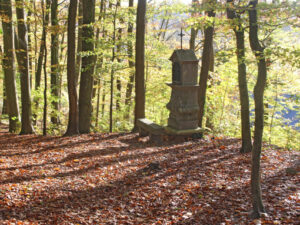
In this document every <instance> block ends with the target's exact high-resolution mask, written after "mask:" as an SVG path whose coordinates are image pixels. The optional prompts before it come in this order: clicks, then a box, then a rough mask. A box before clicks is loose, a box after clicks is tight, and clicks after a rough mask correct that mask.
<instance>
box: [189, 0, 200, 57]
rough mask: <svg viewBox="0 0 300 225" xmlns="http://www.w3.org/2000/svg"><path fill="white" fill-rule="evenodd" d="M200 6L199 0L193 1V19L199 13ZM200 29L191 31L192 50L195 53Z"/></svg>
mask: <svg viewBox="0 0 300 225" xmlns="http://www.w3.org/2000/svg"><path fill="white" fill-rule="evenodd" d="M198 5H199V1H198V0H193V1H192V10H193V12H192V17H194V16H195V15H196V12H197V6H198ZM197 33H198V29H195V28H192V29H191V38H190V49H191V50H193V51H195V43H196V37H197Z"/></svg>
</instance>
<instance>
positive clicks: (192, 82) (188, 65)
mask: <svg viewBox="0 0 300 225" xmlns="http://www.w3.org/2000/svg"><path fill="white" fill-rule="evenodd" d="M170 60H171V61H172V83H169V84H167V85H168V86H170V87H171V88H172V92H171V99H170V102H169V103H168V104H167V108H168V110H170V115H169V119H168V126H167V127H165V131H166V133H168V134H175V135H191V134H197V133H201V131H202V129H200V128H199V127H198V112H199V105H198V89H199V85H198V82H197V78H198V62H199V60H198V59H197V57H196V55H195V53H194V51H192V50H185V49H178V50H175V51H174V53H173V54H172V56H171V58H170Z"/></svg>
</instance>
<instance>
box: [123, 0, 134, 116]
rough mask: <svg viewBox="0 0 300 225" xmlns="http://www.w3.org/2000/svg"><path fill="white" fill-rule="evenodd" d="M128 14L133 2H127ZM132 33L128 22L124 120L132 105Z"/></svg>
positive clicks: (131, 27)
mask: <svg viewBox="0 0 300 225" xmlns="http://www.w3.org/2000/svg"><path fill="white" fill-rule="evenodd" d="M129 8H130V9H129V12H130V13H131V14H132V13H133V12H132V8H133V0H129ZM132 32H133V24H132V23H131V22H128V30H127V34H128V39H129V41H128V42H127V52H128V64H129V65H128V66H129V81H128V83H127V87H126V95H125V106H126V107H127V109H126V112H125V118H126V119H128V117H129V112H130V106H131V104H132V101H131V96H132V90H133V82H134V75H135V73H134V70H133V68H134V59H133V47H132V41H131V38H132Z"/></svg>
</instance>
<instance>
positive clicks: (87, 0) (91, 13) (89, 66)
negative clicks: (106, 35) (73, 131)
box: [79, 0, 95, 134]
mask: <svg viewBox="0 0 300 225" xmlns="http://www.w3.org/2000/svg"><path fill="white" fill-rule="evenodd" d="M82 8H83V27H82V51H83V52H94V28H93V25H91V24H92V23H94V22H95V0H84V1H83V2H82ZM94 63H95V59H94V55H87V56H83V57H82V71H81V77H80V91H79V132H80V133H81V134H83V133H89V132H90V127H91V117H92V94H93V80H94V79H93V75H94V68H95V67H94Z"/></svg>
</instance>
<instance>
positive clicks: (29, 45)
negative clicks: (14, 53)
mask: <svg viewBox="0 0 300 225" xmlns="http://www.w3.org/2000/svg"><path fill="white" fill-rule="evenodd" d="M31 7H32V1H30V9H28V14H27V30H28V57H29V73H30V89H32V71H33V70H32V55H31V49H32V41H31V36H30V33H31V18H30V17H31V15H32V10H31Z"/></svg>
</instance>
